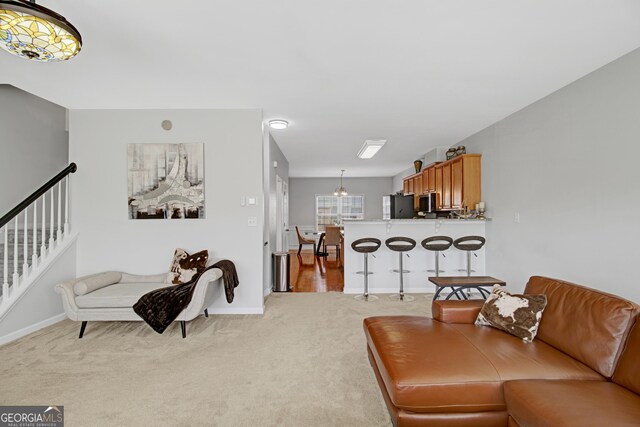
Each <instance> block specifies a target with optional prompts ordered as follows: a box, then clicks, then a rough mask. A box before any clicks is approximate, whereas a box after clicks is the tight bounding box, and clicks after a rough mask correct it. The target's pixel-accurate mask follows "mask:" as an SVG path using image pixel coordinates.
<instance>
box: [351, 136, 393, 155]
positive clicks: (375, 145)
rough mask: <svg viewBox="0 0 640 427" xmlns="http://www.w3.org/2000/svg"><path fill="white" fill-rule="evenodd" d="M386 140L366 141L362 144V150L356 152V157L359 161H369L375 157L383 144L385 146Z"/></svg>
mask: <svg viewBox="0 0 640 427" xmlns="http://www.w3.org/2000/svg"><path fill="white" fill-rule="evenodd" d="M386 142H387V140H386V139H367V140H366V141H365V142H364V144H362V148H361V149H360V151H358V157H360V158H361V159H370V158H372V157H373V156H375V155H376V153H377V152H378V150H380V149H381V148H382V146H383V145H384V144H386Z"/></svg>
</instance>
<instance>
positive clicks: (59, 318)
mask: <svg viewBox="0 0 640 427" xmlns="http://www.w3.org/2000/svg"><path fill="white" fill-rule="evenodd" d="M66 318H67V315H66V314H64V313H60V314H57V315H55V316H53V317H50V318H48V319H45V320H43V321H41V322H38V323H35V324H33V325H31V326H27V327H26V328H22V329H19V330H17V331H15V332H11V333H10V334H8V335H5V336H3V337H0V345H4V344H7V343H10V342H11V341H15V340H17V339H18V338H22V337H24V336H26V335H29V334H30V333H33V332H36V331H39V330H40V329H43V328H46V327H47V326H51V325H53V324H54V323H58V322H61V321H63V320H64V319H66Z"/></svg>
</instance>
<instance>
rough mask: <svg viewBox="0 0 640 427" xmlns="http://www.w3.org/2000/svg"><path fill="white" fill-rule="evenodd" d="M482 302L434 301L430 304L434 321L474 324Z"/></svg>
mask: <svg viewBox="0 0 640 427" xmlns="http://www.w3.org/2000/svg"><path fill="white" fill-rule="evenodd" d="M483 305H484V300H473V299H472V300H462V301H457V300H456V301H451V300H435V301H433V302H432V303H431V312H432V316H433V319H434V320H437V321H439V322H442V323H474V322H475V321H476V318H477V317H478V313H480V309H481V308H482V306H483Z"/></svg>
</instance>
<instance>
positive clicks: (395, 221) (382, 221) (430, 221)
mask: <svg viewBox="0 0 640 427" xmlns="http://www.w3.org/2000/svg"><path fill="white" fill-rule="evenodd" d="M487 221H491V218H485V219H477V218H474V219H451V218H434V219H424V218H423V219H364V220H344V225H347V224H349V225H354V224H363V225H365V224H387V223H391V224H402V223H410V224H419V223H425V224H433V223H434V222H451V223H479V222H480V223H482V222H487Z"/></svg>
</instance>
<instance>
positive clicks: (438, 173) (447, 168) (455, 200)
mask: <svg viewBox="0 0 640 427" xmlns="http://www.w3.org/2000/svg"><path fill="white" fill-rule="evenodd" d="M481 161H482V155H480V154H463V155H461V156H458V157H455V158H453V159H451V160H448V161H446V162H443V163H438V164H435V165H431V166H430V167H428V168H426V169H425V170H423V171H422V172H419V173H416V174H413V175H410V176H408V177H406V178H404V187H403V189H404V193H405V194H413V195H414V196H415V209H418V207H419V199H420V195H421V194H426V193H436V194H437V197H436V206H437V209H438V210H441V211H447V210H457V209H462V207H463V206H465V205H466V206H468V207H469V208H470V209H474V208H475V205H476V203H478V202H480V200H482V182H481V179H482V178H481V175H482V171H481Z"/></svg>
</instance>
